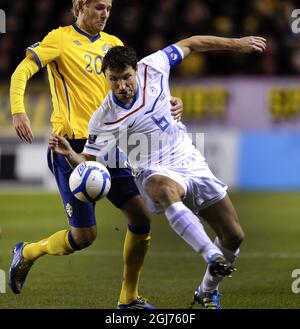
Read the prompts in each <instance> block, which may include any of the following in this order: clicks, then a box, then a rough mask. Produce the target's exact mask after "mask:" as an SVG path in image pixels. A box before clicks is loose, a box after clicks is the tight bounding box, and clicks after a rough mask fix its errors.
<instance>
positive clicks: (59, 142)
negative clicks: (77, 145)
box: [49, 134, 96, 167]
mask: <svg viewBox="0 0 300 329" xmlns="http://www.w3.org/2000/svg"><path fill="white" fill-rule="evenodd" d="M49 146H50V148H51V150H52V151H53V152H55V153H57V154H60V155H62V156H64V157H65V158H66V159H67V160H68V162H69V163H70V165H71V166H73V167H76V166H77V165H78V164H79V163H81V162H84V161H95V160H96V157H95V156H94V155H90V154H86V153H76V152H75V151H74V150H73V149H72V147H71V145H70V143H69V142H68V141H67V140H66V139H65V138H64V137H62V136H59V135H56V134H51V135H50V137H49Z"/></svg>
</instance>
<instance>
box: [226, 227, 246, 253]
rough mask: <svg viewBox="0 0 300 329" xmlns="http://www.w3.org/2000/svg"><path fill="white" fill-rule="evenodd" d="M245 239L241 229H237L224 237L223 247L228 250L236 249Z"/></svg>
mask: <svg viewBox="0 0 300 329" xmlns="http://www.w3.org/2000/svg"><path fill="white" fill-rule="evenodd" d="M244 238H245V233H244V231H243V229H242V228H241V227H239V228H237V229H236V230H234V232H232V233H231V234H228V235H226V236H225V237H224V238H223V239H224V245H226V246H228V247H230V249H237V248H239V246H240V245H241V244H242V242H243V240H244Z"/></svg>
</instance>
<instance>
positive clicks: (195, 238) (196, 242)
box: [165, 202, 222, 262]
mask: <svg viewBox="0 0 300 329" xmlns="http://www.w3.org/2000/svg"><path fill="white" fill-rule="evenodd" d="M165 215H166V217H167V219H168V221H169V224H170V226H171V227H172V229H173V230H174V231H175V232H176V233H177V234H178V235H179V236H180V237H182V238H183V240H184V241H186V242H187V243H188V244H189V245H190V246H191V247H192V248H193V249H194V250H195V251H196V252H199V253H200V254H201V255H202V256H203V258H204V259H205V261H206V262H207V259H208V257H209V256H211V255H213V254H215V253H219V254H222V252H221V251H220V249H219V248H218V247H217V246H216V245H215V244H214V243H213V242H212V241H211V239H210V238H209V236H208V235H207V234H206V232H205V231H204V227H203V225H202V224H201V222H200V220H199V218H198V217H197V216H196V215H195V214H194V213H193V212H192V211H191V210H190V209H189V208H187V207H186V206H185V205H184V204H183V203H182V202H176V203H173V204H172V205H171V206H169V207H168V208H167V209H166V210H165Z"/></svg>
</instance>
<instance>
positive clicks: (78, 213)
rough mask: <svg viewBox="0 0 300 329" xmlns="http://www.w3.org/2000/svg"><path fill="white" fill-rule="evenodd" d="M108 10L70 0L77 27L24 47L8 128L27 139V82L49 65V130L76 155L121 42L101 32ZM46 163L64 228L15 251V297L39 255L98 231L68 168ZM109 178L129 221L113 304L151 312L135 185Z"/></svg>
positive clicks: (123, 175)
mask: <svg viewBox="0 0 300 329" xmlns="http://www.w3.org/2000/svg"><path fill="white" fill-rule="evenodd" d="M111 7H112V0H90V1H89V0H73V12H74V15H75V17H76V18H77V20H76V23H74V24H73V25H70V26H65V27H60V28H58V29H55V30H53V31H51V32H50V33H49V34H48V35H47V36H46V37H45V38H44V39H43V41H42V42H38V43H36V44H34V45H32V46H30V47H29V48H27V49H26V58H25V59H24V60H23V61H22V62H21V63H20V65H19V66H18V67H17V69H16V70H15V72H14V74H13V75H12V78H11V89H10V97H11V110H12V115H13V125H14V127H15V130H16V132H17V134H18V136H19V137H20V139H21V140H23V141H26V142H28V143H32V141H33V133H32V130H31V127H30V120H29V118H28V117H27V115H26V112H25V108H24V93H25V88H26V84H27V82H28V80H29V79H30V78H31V77H32V76H33V75H34V74H35V73H37V72H38V71H39V70H41V69H42V68H43V67H44V66H47V70H48V76H49V83H50V89H51V94H52V102H53V113H52V116H51V123H52V127H53V132H54V133H56V134H58V135H60V136H64V137H66V138H67V139H68V140H69V142H70V144H71V145H72V147H73V148H74V149H75V150H76V151H77V152H82V150H83V147H84V145H85V143H86V140H87V138H88V136H87V133H88V132H87V127H88V122H89V120H90V117H91V115H92V114H93V112H94V111H95V110H96V109H97V108H98V106H99V105H100V104H101V102H102V101H103V99H104V98H105V96H106V94H107V92H108V85H107V82H106V80H105V77H104V74H103V72H102V60H103V57H104V55H105V54H106V53H107V51H108V50H109V49H110V48H112V47H114V46H117V45H123V43H122V42H121V41H120V40H119V39H118V38H117V37H115V36H113V35H109V34H107V33H105V32H103V29H104V27H105V24H106V21H107V19H108V17H109V14H110V10H111ZM173 105H174V107H173V114H174V116H175V117H176V118H178V117H180V115H181V112H182V106H181V104H180V101H179V100H177V99H176V100H174V104H173ZM89 138H91V139H92V138H93V136H89ZM48 164H49V168H50V170H51V171H52V173H53V174H54V176H55V178H56V181H57V185H58V188H59V191H60V194H61V197H62V200H63V204H64V208H65V212H66V214H67V216H68V220H69V223H70V228H69V229H65V230H62V231H59V232H56V233H54V234H53V235H51V236H49V237H47V238H44V239H42V240H41V241H38V242H34V243H27V242H20V243H18V244H17V245H16V246H15V248H14V251H13V255H14V257H13V262H12V264H11V267H10V273H9V285H10V287H11V289H12V291H13V292H14V293H16V294H19V293H20V292H21V289H22V287H23V284H24V282H25V279H26V276H27V274H28V272H29V270H30V268H31V266H32V264H33V263H34V262H35V261H36V260H37V259H38V258H39V257H40V256H42V255H46V254H48V255H68V254H71V253H73V252H74V251H76V250H81V249H83V248H86V247H88V246H89V245H91V244H92V242H93V241H94V240H95V238H96V234H97V229H96V219H95V212H94V207H95V204H93V203H83V202H81V201H79V200H77V199H76V198H75V197H74V196H73V195H72V193H71V191H70V190H69V185H68V179H69V176H70V174H71V172H72V168H71V167H70V165H69V163H68V162H67V161H66V160H65V158H64V157H63V156H61V155H57V154H54V153H52V152H51V150H50V149H49V150H48ZM109 169H110V168H109ZM110 174H111V176H112V187H111V190H110V192H109V194H108V196H107V197H108V199H109V200H110V201H111V202H112V203H113V204H114V205H115V206H116V207H118V208H120V209H121V210H122V211H123V213H124V214H125V216H126V217H127V219H128V229H127V233H126V237H125V241H124V250H123V258H124V271H123V282H122V288H121V294H120V298H119V303H118V307H119V308H139V309H140V308H148V309H151V308H154V307H153V306H151V305H150V304H148V303H147V302H145V301H144V299H142V298H140V297H139V296H138V282H139V276H140V271H141V268H142V264H143V261H144V258H145V256H146V253H147V250H148V247H149V243H150V216H149V214H148V211H147V208H146V207H145V205H144V202H143V199H142V197H141V196H140V194H139V192H138V190H137V187H136V186H135V184H134V180H133V177H132V172H131V168H125V169H124V168H123V169H122V168H111V169H110Z"/></svg>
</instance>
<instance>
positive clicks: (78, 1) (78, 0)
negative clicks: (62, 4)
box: [72, 0, 91, 18]
mask: <svg viewBox="0 0 300 329" xmlns="http://www.w3.org/2000/svg"><path fill="white" fill-rule="evenodd" d="M72 2H73V8H72V13H73V15H74V17H76V18H77V17H78V15H79V11H80V10H81V9H82V7H83V6H84V5H88V4H89V3H90V2H91V0H72Z"/></svg>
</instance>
